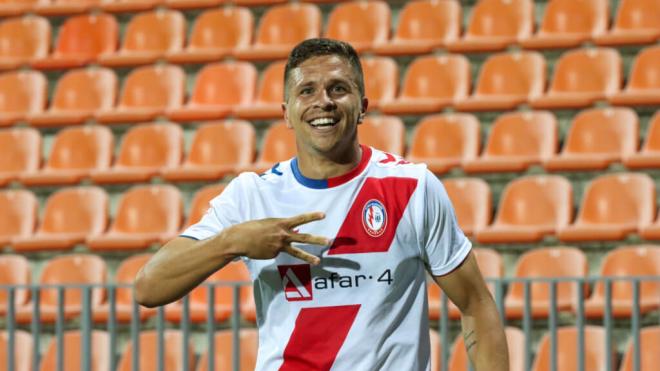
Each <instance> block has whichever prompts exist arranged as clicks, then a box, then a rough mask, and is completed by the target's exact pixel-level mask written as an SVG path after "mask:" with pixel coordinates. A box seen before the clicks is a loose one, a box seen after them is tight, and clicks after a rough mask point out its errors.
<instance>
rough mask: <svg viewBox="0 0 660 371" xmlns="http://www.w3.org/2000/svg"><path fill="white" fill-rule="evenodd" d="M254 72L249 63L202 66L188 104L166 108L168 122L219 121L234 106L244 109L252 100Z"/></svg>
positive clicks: (255, 75) (254, 84) (255, 71)
mask: <svg viewBox="0 0 660 371" xmlns="http://www.w3.org/2000/svg"><path fill="white" fill-rule="evenodd" d="M256 85H257V69H256V68H255V67H254V65H253V64H252V63H250V62H237V61H229V62H218V63H213V64H207V65H205V66H204V67H203V68H202V69H201V70H200V71H199V72H198V73H197V80H196V81H195V87H194V88H193V91H192V94H191V96H190V99H189V100H188V103H186V104H185V105H184V106H183V107H177V108H172V109H168V110H166V111H165V115H166V116H167V118H169V119H170V120H172V121H183V122H190V121H203V120H215V119H221V118H224V117H226V116H227V115H229V114H230V113H231V112H232V110H233V109H234V107H239V106H247V105H249V104H250V103H251V102H252V99H253V98H254V92H255V90H256Z"/></svg>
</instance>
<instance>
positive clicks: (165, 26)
mask: <svg viewBox="0 0 660 371" xmlns="http://www.w3.org/2000/svg"><path fill="white" fill-rule="evenodd" d="M185 33H186V19H185V17H184V16H183V14H182V13H181V12H179V11H176V10H170V9H159V10H155V11H150V12H144V13H138V14H136V15H135V16H134V17H133V18H132V19H131V20H130V21H129V22H128V25H126V31H125V33H124V39H123V42H122V46H121V49H122V50H124V51H153V52H168V51H175V50H179V49H182V48H183V44H184V42H185Z"/></svg>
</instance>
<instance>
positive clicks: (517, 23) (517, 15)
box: [465, 0, 534, 39]
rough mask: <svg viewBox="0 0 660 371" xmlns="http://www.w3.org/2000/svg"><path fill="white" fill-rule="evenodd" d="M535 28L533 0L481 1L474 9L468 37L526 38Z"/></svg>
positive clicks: (467, 32)
mask: <svg viewBox="0 0 660 371" xmlns="http://www.w3.org/2000/svg"><path fill="white" fill-rule="evenodd" d="M533 28H534V2H533V1H531V0H480V1H479V2H478V3H477V4H476V5H475V6H474V7H473V8H472V15H471V16H470V21H469V23H468V28H467V30H466V31H465V34H466V36H509V37H515V38H517V39H520V38H523V37H526V36H528V35H530V34H531V33H532V30H533Z"/></svg>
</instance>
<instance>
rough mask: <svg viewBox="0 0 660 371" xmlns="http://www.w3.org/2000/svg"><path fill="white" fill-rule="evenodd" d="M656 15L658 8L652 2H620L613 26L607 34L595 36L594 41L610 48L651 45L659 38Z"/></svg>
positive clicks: (655, 3)
mask: <svg viewBox="0 0 660 371" xmlns="http://www.w3.org/2000/svg"><path fill="white" fill-rule="evenodd" d="M658 15H660V6H658V3H657V2H655V1H653V0H621V1H620V2H619V7H618V9H617V12H616V17H615V19H614V26H613V27H612V29H611V30H609V32H608V33H606V34H604V35H598V36H596V37H595V38H594V41H595V42H596V44H598V45H610V46H620V45H621V46H622V45H630V44H651V43H653V42H654V41H655V40H657V39H658V37H660V26H659V25H658V23H657V17H658Z"/></svg>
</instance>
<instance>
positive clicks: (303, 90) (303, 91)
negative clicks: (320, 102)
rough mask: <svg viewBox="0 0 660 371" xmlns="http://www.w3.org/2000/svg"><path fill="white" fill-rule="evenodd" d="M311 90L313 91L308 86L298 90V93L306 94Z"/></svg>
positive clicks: (310, 92)
mask: <svg viewBox="0 0 660 371" xmlns="http://www.w3.org/2000/svg"><path fill="white" fill-rule="evenodd" d="M313 91H314V90H313V89H312V88H310V87H307V88H302V89H301V90H300V95H308V94H312V92H313Z"/></svg>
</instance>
